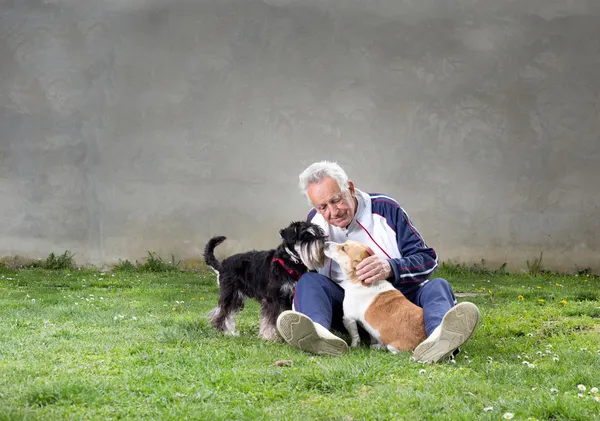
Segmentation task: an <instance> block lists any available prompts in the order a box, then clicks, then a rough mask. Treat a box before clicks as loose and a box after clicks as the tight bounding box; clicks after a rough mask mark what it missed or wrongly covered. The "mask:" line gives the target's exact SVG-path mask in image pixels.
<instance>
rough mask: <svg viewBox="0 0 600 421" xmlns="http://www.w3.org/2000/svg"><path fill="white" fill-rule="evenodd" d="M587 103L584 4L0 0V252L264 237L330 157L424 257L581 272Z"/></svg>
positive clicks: (282, 221)
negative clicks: (407, 219) (406, 225)
mask: <svg viewBox="0 0 600 421" xmlns="http://www.w3.org/2000/svg"><path fill="white" fill-rule="evenodd" d="M599 98H600V1H598V0H587V1H586V0H570V1H565V0H524V1H507V0H506V1H498V0H480V1H473V0H453V1H450V0H403V1H401V0H380V1H370V2H366V1H363V0H360V1H359V0H345V1H334V0H321V1H317V0H268V1H267V0H264V1H261V0H211V1H208V0H206V1H203V0H187V1H186V0H170V1H167V0H154V1H153V0H128V1H119V0H46V1H42V0H39V1H34V0H13V1H7V0H0V152H1V153H2V155H0V203H1V206H0V209H1V210H0V256H2V255H14V254H19V255H25V256H31V257H38V256H39V257H43V256H46V255H47V254H48V253H49V252H51V251H54V252H62V251H64V250H66V249H68V250H71V251H73V252H76V253H77V256H76V258H77V260H78V261H79V262H87V263H93V264H102V263H111V262H115V261H117V259H119V258H129V259H136V258H141V257H143V256H144V255H145V252H146V250H150V249H152V250H156V251H157V252H159V253H161V254H163V255H164V254H166V253H171V252H173V253H175V254H176V256H177V257H180V258H184V257H194V256H199V255H200V254H201V250H202V248H203V245H204V242H205V241H206V240H207V238H208V237H209V236H210V235H215V234H223V235H226V236H228V237H229V238H230V240H229V241H228V242H227V243H225V244H224V245H223V251H222V252H223V253H227V252H231V251H236V250H242V249H245V248H250V247H256V248H263V247H270V246H273V245H275V244H276V243H277V241H278V234H277V231H278V229H279V228H281V227H282V226H284V225H286V224H287V223H288V222H289V221H291V220H292V219H297V218H303V217H304V215H305V214H306V212H307V211H308V205H307V203H306V201H305V199H304V198H303V197H302V196H301V195H300V193H299V191H298V190H297V187H296V182H297V174H298V173H299V172H300V171H301V170H302V169H303V168H304V167H305V166H306V165H308V164H310V163H311V162H312V161H314V160H320V159H332V160H337V161H338V162H340V163H341V164H342V165H343V166H345V168H346V169H347V171H348V172H349V174H350V176H351V178H352V179H353V180H354V181H355V183H356V184H357V185H358V187H359V188H361V189H363V190H367V191H376V192H386V193H388V194H391V195H393V196H394V197H395V198H396V199H397V200H398V201H400V202H401V204H402V205H403V206H404V207H405V209H406V210H407V211H408V213H409V214H410V216H411V217H412V219H413V220H414V222H415V223H416V225H417V226H418V228H419V229H420V231H421V232H422V233H423V234H424V236H425V238H426V240H427V241H428V243H429V244H430V245H431V246H433V247H434V248H436V250H437V251H438V253H439V255H440V258H441V259H442V260H448V259H454V260H459V261H463V262H479V261H480V259H481V258H484V259H486V260H487V261H488V262H489V264H490V265H495V264H498V265H499V264H501V263H502V262H505V261H507V262H508V263H509V267H512V268H519V267H523V265H524V263H525V261H526V260H527V259H530V260H531V259H533V258H535V257H536V256H538V255H539V253H540V251H544V264H545V266H546V267H548V268H553V269H561V270H573V269H581V268H586V267H592V268H594V269H595V270H600V258H599V250H600V237H599V232H600V230H599V228H600V218H599V216H600V188H599V187H598V184H599V181H600V176H599V175H600V170H599V164H600V100H599ZM226 245H227V246H228V247H226Z"/></svg>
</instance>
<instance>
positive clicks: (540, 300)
mask: <svg viewBox="0 0 600 421" xmlns="http://www.w3.org/2000/svg"><path fill="white" fill-rule="evenodd" d="M545 302H546V300H544V299H543V298H540V299H539V300H538V303H545Z"/></svg>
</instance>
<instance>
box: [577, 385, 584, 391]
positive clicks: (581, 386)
mask: <svg viewBox="0 0 600 421" xmlns="http://www.w3.org/2000/svg"><path fill="white" fill-rule="evenodd" d="M577 389H579V390H581V391H582V392H585V389H586V387H585V386H584V385H582V384H578V385H577Z"/></svg>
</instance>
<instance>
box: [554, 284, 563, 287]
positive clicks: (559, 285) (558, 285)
mask: <svg viewBox="0 0 600 421" xmlns="http://www.w3.org/2000/svg"><path fill="white" fill-rule="evenodd" d="M554 285H556V286H557V287H561V286H562V285H561V284H554Z"/></svg>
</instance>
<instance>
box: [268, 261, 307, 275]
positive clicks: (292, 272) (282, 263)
mask: <svg viewBox="0 0 600 421" xmlns="http://www.w3.org/2000/svg"><path fill="white" fill-rule="evenodd" d="M271 262H277V263H279V264H280V265H281V266H282V267H283V268H284V269H285V270H286V272H287V273H289V274H290V275H292V276H293V277H294V278H296V279H300V277H301V276H302V274H301V273H300V272H298V271H295V270H294V269H292V268H291V267H289V266H288V265H286V264H285V262H284V261H283V259H280V258H279V257H273V260H271Z"/></svg>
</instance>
